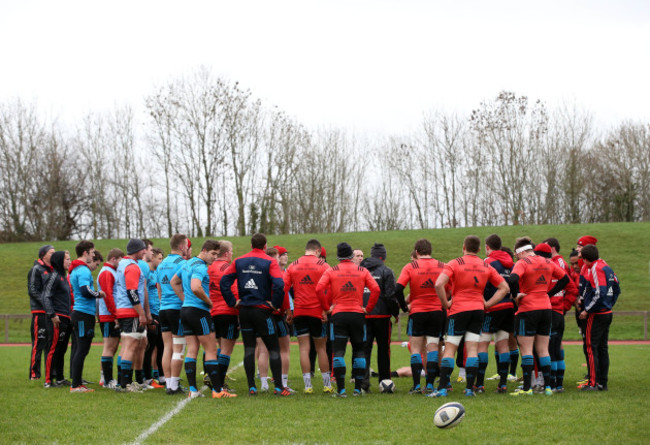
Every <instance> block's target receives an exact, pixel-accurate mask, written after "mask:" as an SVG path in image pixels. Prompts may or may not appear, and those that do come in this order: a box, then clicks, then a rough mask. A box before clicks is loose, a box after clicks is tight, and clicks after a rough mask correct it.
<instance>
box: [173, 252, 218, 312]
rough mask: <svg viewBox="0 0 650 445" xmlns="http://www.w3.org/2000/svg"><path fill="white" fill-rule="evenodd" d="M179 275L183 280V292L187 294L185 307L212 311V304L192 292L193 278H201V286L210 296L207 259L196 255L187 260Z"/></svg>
mask: <svg viewBox="0 0 650 445" xmlns="http://www.w3.org/2000/svg"><path fill="white" fill-rule="evenodd" d="M177 275H178V274H177ZM179 277H180V278H181V280H183V294H185V301H183V307H195V308H199V309H203V310H204V311H210V306H208V304H207V303H206V302H205V301H203V300H201V299H200V298H199V297H197V296H196V295H194V292H192V280H194V279H198V280H201V287H203V292H205V295H207V296H208V297H209V296H210V276H209V275H208V265H207V264H206V263H205V261H203V260H202V259H201V258H199V257H194V258H192V259H191V260H189V261H186V262H185V266H183V269H182V271H181V273H180V275H179Z"/></svg>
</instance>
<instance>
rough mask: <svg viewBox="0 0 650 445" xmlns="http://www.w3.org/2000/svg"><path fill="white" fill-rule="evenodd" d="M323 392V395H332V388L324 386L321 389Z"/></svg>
mask: <svg viewBox="0 0 650 445" xmlns="http://www.w3.org/2000/svg"><path fill="white" fill-rule="evenodd" d="M323 392H324V393H325V394H332V393H333V392H334V388H332V387H331V386H324V387H323Z"/></svg>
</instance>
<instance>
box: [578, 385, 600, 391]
mask: <svg viewBox="0 0 650 445" xmlns="http://www.w3.org/2000/svg"><path fill="white" fill-rule="evenodd" d="M580 391H585V392H587V391H598V387H597V386H589V385H584V386H582V387H581V388H580Z"/></svg>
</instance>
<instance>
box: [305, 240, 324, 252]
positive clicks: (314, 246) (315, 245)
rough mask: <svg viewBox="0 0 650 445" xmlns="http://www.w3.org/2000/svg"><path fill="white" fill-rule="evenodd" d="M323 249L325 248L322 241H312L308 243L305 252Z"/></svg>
mask: <svg viewBox="0 0 650 445" xmlns="http://www.w3.org/2000/svg"><path fill="white" fill-rule="evenodd" d="M322 247H323V246H321V245H320V241H318V240H317V239H310V240H309V241H307V245H305V250H318V249H320V248H322Z"/></svg>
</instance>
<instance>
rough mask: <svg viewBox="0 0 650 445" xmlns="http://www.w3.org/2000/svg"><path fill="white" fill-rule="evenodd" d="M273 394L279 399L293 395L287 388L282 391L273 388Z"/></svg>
mask: <svg viewBox="0 0 650 445" xmlns="http://www.w3.org/2000/svg"><path fill="white" fill-rule="evenodd" d="M273 394H274V395H276V396H280V397H289V396H290V395H291V394H293V393H292V392H291V391H289V388H284V389H282V391H280V389H279V388H273Z"/></svg>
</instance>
